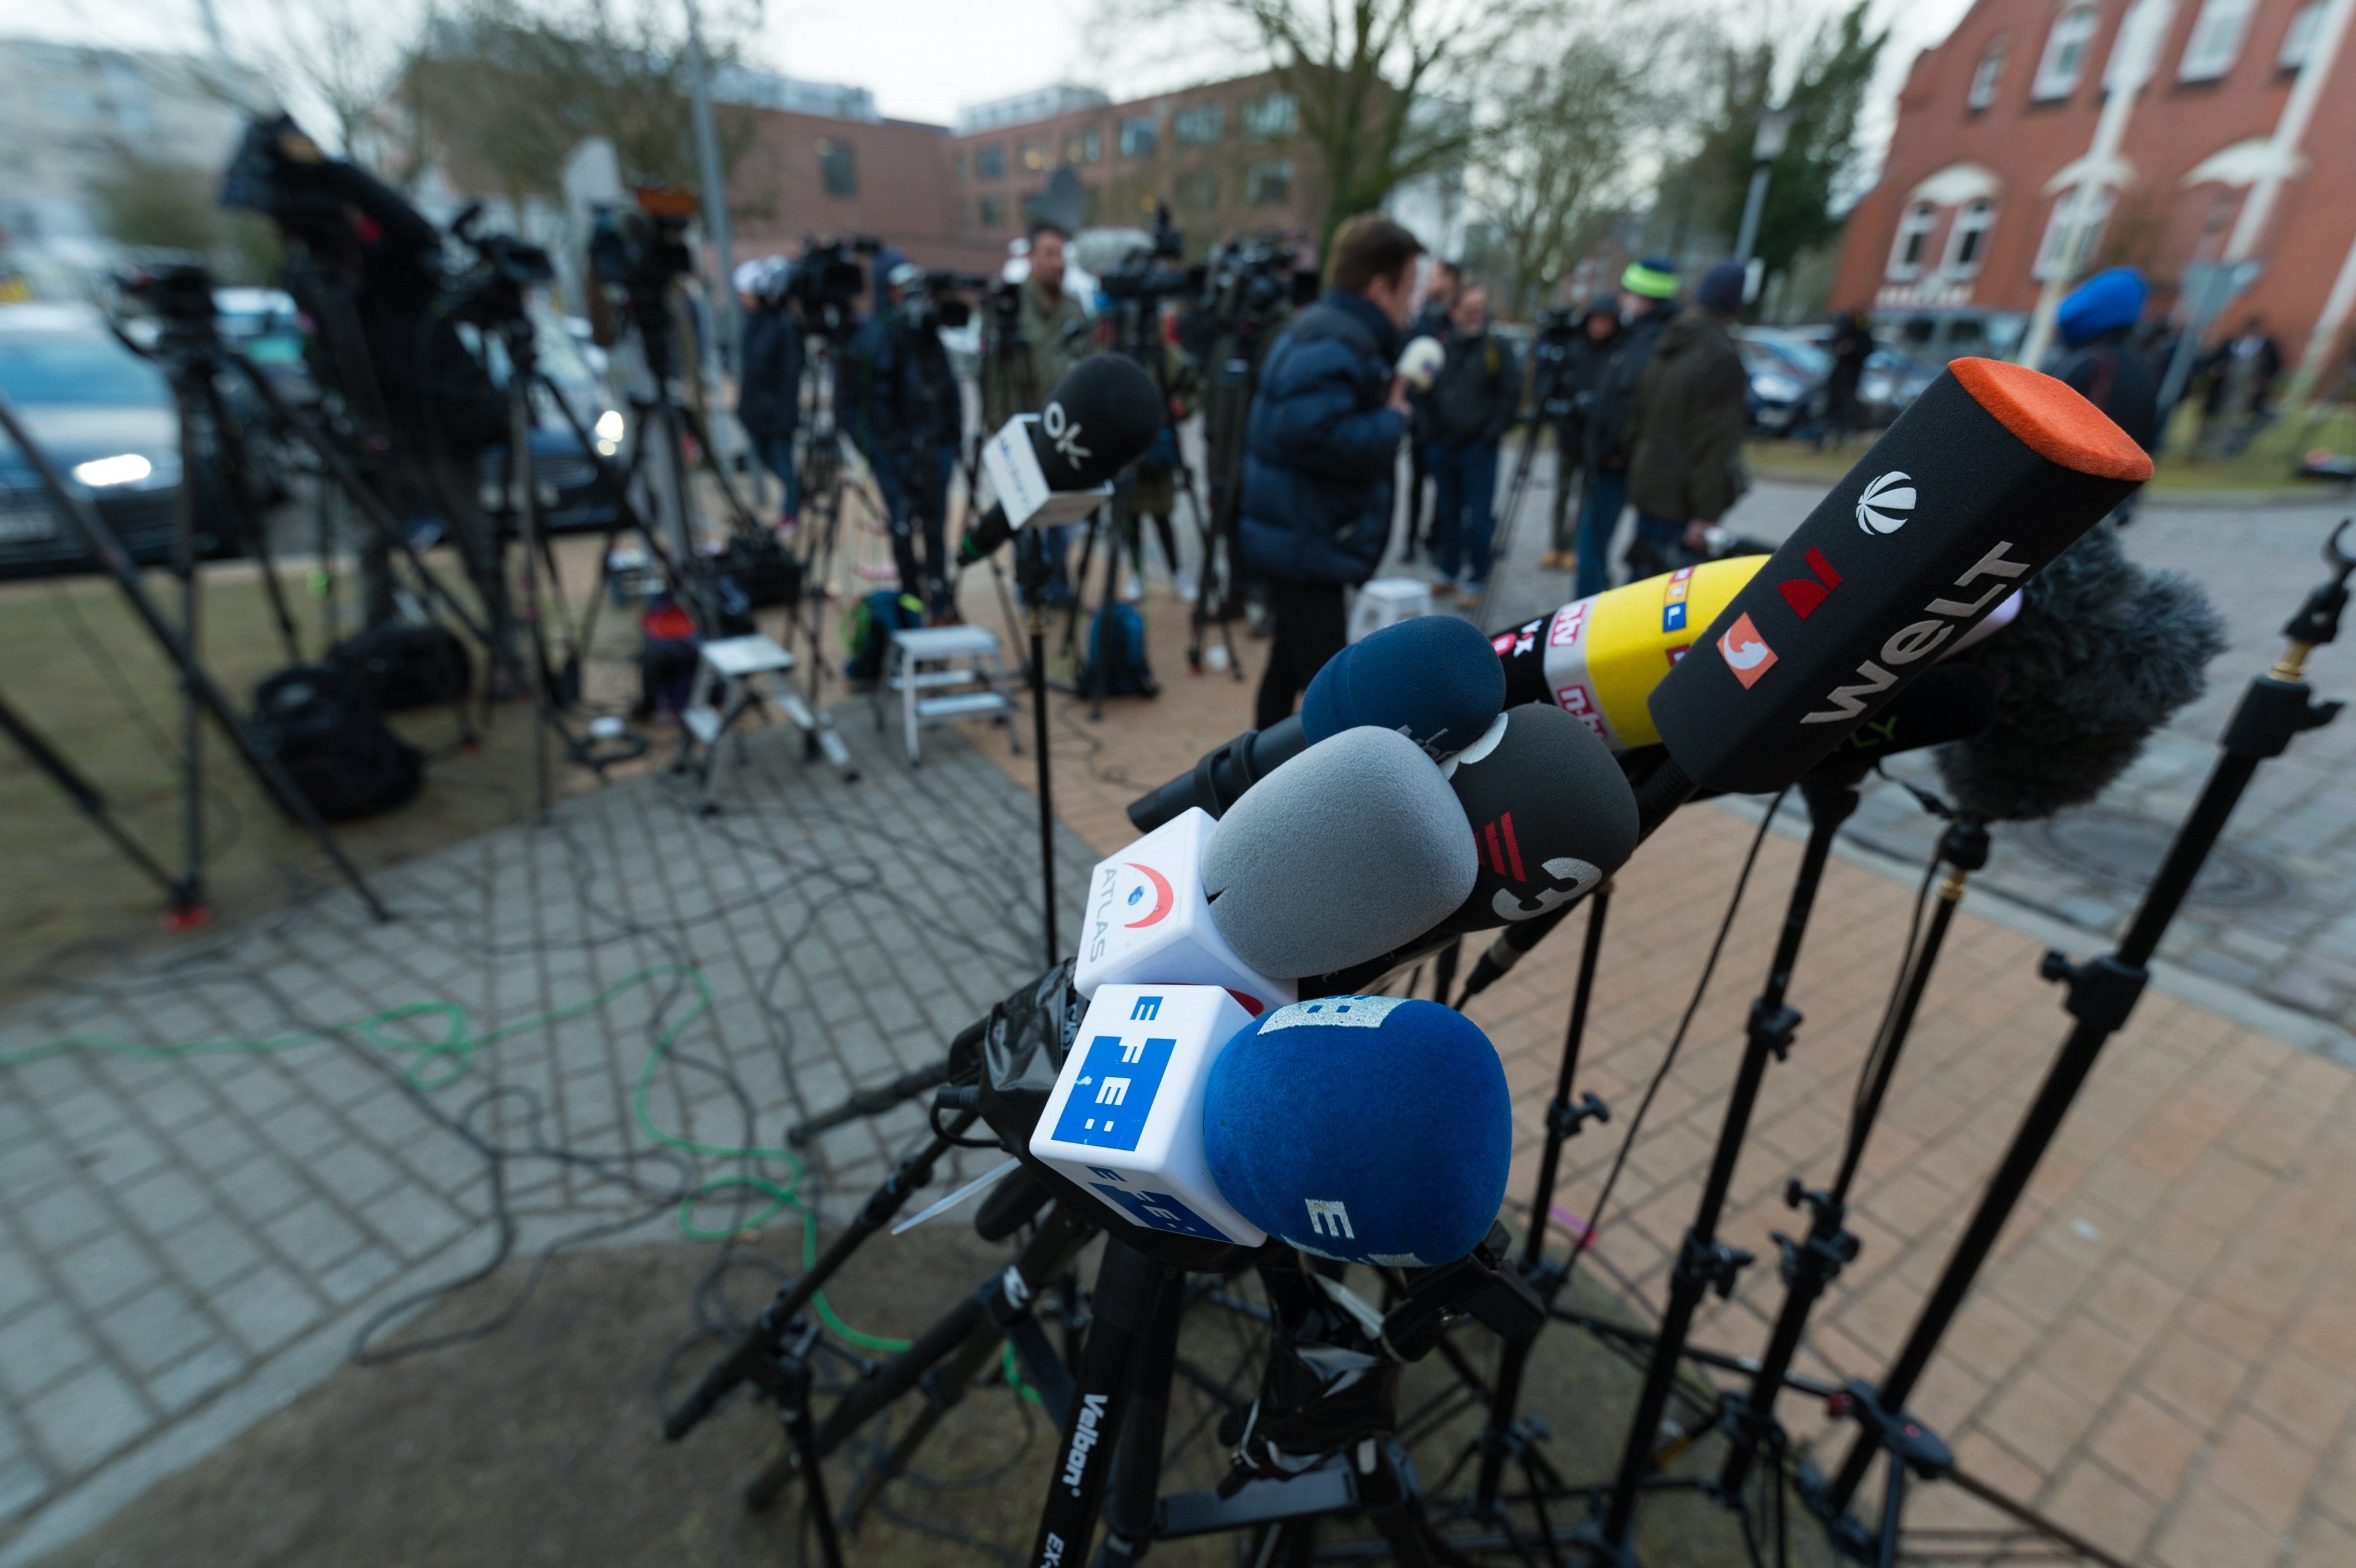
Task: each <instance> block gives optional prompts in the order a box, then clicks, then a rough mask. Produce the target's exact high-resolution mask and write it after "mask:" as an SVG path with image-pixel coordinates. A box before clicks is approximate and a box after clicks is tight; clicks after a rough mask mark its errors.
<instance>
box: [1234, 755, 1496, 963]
mask: <svg viewBox="0 0 2356 1568" xmlns="http://www.w3.org/2000/svg"><path fill="white" fill-rule="evenodd" d="M1479 874H1480V865H1479V862H1478V860H1477V859H1476V857H1475V854H1474V850H1473V843H1472V824H1471V823H1470V822H1467V821H1466V820H1465V816H1464V809H1463V808H1462V806H1460V805H1458V804H1457V801H1456V793H1455V791H1454V790H1452V789H1450V788H1449V787H1448V780H1447V779H1444V778H1443V777H1441V775H1440V769H1439V768H1438V767H1437V766H1435V765H1434V764H1433V762H1432V760H1431V758H1430V757H1426V756H1425V755H1424V754H1423V748H1422V747H1420V746H1417V745H1416V744H1415V742H1413V741H1411V740H1409V739H1408V738H1407V737H1406V736H1403V735H1400V734H1398V733H1397V732H1396V731H1393V730H1387V729H1376V728H1375V727H1374V726H1372V725H1365V726H1362V727H1360V728H1358V729H1352V730H1344V731H1343V732H1342V733H1341V734H1340V735H1337V736H1333V737H1331V738H1330V739H1327V740H1323V741H1320V742H1319V743H1318V744H1317V745H1315V746H1311V747H1310V748H1309V749H1308V750H1306V751H1304V752H1302V753H1301V755H1300V756H1299V757H1294V758H1293V759H1292V760H1291V761H1290V762H1288V763H1286V764H1285V765H1284V766H1283V767H1281V768H1278V769H1277V770H1276V771H1275V772H1273V773H1271V774H1269V776H1268V777H1267V778H1266V779H1261V780H1260V781H1259V783H1258V784H1257V785H1255V786H1253V788H1252V789H1251V790H1250V791H1249V792H1248V794H1246V795H1245V796H1244V797H1243V799H1241V800H1237V802H1236V803H1235V805H1234V806H1233V807H1231V808H1229V810H1228V811H1227V814H1226V816H1224V817H1222V818H1221V819H1219V825H1218V829H1217V831H1216V832H1213V833H1212V835H1211V842H1210V843H1209V844H1208V845H1206V846H1205V849H1204V852H1203V890H1204V891H1205V893H1206V894H1208V895H1209V896H1210V899H1211V921H1212V923H1213V924H1214V925H1215V926H1217V927H1218V929H1219V935H1220V936H1221V937H1223V938H1225V939H1226V943H1227V945H1228V946H1229V947H1231V948H1233V949H1234V950H1235V952H1236V956H1237V958H1240V959H1242V960H1243V961H1245V962H1246V963H1248V964H1249V965H1251V966H1252V968H1254V969H1256V970H1258V971H1259V972H1261V973H1262V974H1265V975H1268V976H1269V977H1270V978H1272V979H1277V980H1297V979H1299V978H1300V977H1301V976H1302V975H1307V974H1331V973H1333V972H1334V971H1336V970H1341V969H1346V968H1348V967H1349V966H1350V965H1352V964H1355V963H1362V962H1364V961H1365V960H1367V959H1370V958H1373V957H1376V955H1377V954H1380V953H1386V952H1388V951H1390V950H1392V949H1394V948H1396V947H1398V946H1399V945H1400V944H1401V943H1402V942H1406V941H1408V940H1411V939H1413V938H1415V937H1418V936H1419V935H1421V934H1422V933H1423V932H1425V931H1428V930H1430V929H1431V928H1432V927H1433V926H1435V925H1438V924H1439V923H1440V921H1441V920H1443V919H1446V918H1448V917H1449V916H1450V915H1451V914H1452V913H1454V912H1455V910H1456V908H1457V907H1458V906H1460V905H1462V903H1463V902H1464V899H1465V896H1466V895H1467V894H1469V893H1471V892H1472V883H1473V880H1474V878H1475V877H1477V876H1478V875H1479Z"/></svg>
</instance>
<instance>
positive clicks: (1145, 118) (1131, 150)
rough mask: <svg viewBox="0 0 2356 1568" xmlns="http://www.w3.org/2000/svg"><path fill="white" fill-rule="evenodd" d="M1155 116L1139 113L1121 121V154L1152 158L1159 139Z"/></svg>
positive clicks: (1131, 156) (1127, 156) (1126, 156)
mask: <svg viewBox="0 0 2356 1568" xmlns="http://www.w3.org/2000/svg"><path fill="white" fill-rule="evenodd" d="M1155 129H1156V127H1155V126H1154V124H1153V116H1152V115H1151V114H1139V115H1136V116H1133V117H1132V118H1130V119H1127V120H1123V121H1122V122H1121V123H1120V156H1122V157H1125V158H1150V157H1151V156H1153V146H1154V143H1155V141H1156V140H1157V139H1158V138H1157V136H1156V134H1155Z"/></svg>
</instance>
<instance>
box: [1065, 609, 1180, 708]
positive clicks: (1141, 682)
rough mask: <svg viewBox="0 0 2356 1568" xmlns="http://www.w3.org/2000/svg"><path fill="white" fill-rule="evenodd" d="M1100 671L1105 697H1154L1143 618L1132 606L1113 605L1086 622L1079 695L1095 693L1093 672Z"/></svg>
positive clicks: (1156, 689) (1157, 688)
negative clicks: (1084, 662) (1085, 651)
mask: <svg viewBox="0 0 2356 1568" xmlns="http://www.w3.org/2000/svg"><path fill="white" fill-rule="evenodd" d="M1099 664H1101V665H1102V666H1103V670H1104V683H1103V688H1102V689H1103V691H1104V693H1105V694H1106V695H1107V696H1109V697H1158V696H1160V695H1161V694H1162V688H1161V687H1160V686H1158V685H1156V684H1155V683H1154V680H1153V667H1152V666H1151V665H1150V664H1148V663H1147V662H1146V659H1145V618H1144V617H1143V616H1141V615H1140V614H1139V613H1138V611H1137V607H1136V606H1135V605H1127V604H1120V603H1119V602H1115V603H1113V604H1109V605H1107V606H1105V607H1103V608H1102V609H1100V610H1098V611H1097V613H1096V618H1095V619H1094V620H1092V621H1090V622H1089V623H1088V662H1087V667H1086V668H1084V669H1083V670H1081V671H1080V681H1079V687H1080V690H1081V691H1083V692H1087V693H1093V692H1095V691H1097V690H1098V683H1097V670H1098V665H1099Z"/></svg>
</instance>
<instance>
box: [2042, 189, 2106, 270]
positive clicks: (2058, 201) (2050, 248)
mask: <svg viewBox="0 0 2356 1568" xmlns="http://www.w3.org/2000/svg"><path fill="white" fill-rule="evenodd" d="M2117 199H2118V193H2117V192H2115V191H2114V190H2112V189H2110V188H2108V187H2104V188H2102V189H2100V190H2089V191H2083V192H2082V193H2080V195H2079V198H2078V200H2079V203H2080V205H2081V207H2082V208H2083V211H2082V212H2081V213H2080V219H2079V220H2080V227H2079V230H2078V243H2077V244H2076V246H2075V247H2073V248H2072V250H2071V252H2070V254H2069V255H2067V256H2066V257H2065V256H2064V255H2063V254H2062V253H2061V252H2062V244H2061V216H2062V214H2063V213H2065V212H2067V211H2068V210H2069V209H2070V193H2069V192H2068V191H2066V190H2065V191H2063V192H2062V193H2061V195H2060V196H2057V197H2055V198H2054V199H2053V211H2052V213H2051V216H2049V217H2048V218H2047V219H2046V220H2045V238H2044V239H2042V240H2040V241H2039V242H2037V264H2036V265H2035V266H2033V267H2031V268H2029V276H2031V277H2033V278H2035V279H2036V280H2037V281H2038V282H2040V283H2042V282H2044V281H2045V280H2046V279H2047V278H2050V277H2051V276H2052V275H2053V274H2055V273H2056V272H2060V273H2061V274H2063V275H2064V276H2067V277H2076V276H2077V275H2078V274H2080V273H2082V272H2084V271H2085V270H2086V263H2087V261H2088V259H2089V258H2091V257H2094V256H2096V255H2099V254H2101V253H2102V249H2103V230H2104V226H2105V225H2107V224H2108V223H2109V222H2110V220H2111V208H2112V206H2113V204H2114V203H2115V202H2116V201H2117Z"/></svg>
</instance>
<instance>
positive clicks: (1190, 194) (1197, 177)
mask: <svg viewBox="0 0 2356 1568" xmlns="http://www.w3.org/2000/svg"><path fill="white" fill-rule="evenodd" d="M1176 194H1177V197H1178V205H1179V206H1181V207H1185V208H1191V209H1194V210H1195V211H1197V212H1207V211H1209V210H1210V209H1212V208H1214V207H1216V206H1217V205H1218V204H1219V175H1218V171H1217V170H1216V169H1196V170H1195V171H1194V173H1193V174H1188V175H1181V176H1180V177H1178V185H1177V192H1176Z"/></svg>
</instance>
